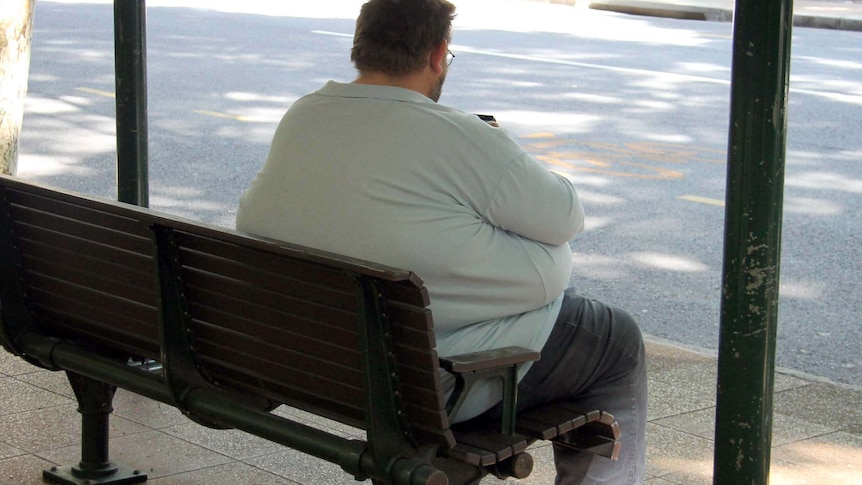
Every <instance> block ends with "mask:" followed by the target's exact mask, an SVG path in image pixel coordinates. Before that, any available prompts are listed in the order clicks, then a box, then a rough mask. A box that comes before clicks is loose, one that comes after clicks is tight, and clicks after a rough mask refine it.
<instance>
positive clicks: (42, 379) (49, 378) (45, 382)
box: [15, 370, 75, 399]
mask: <svg viewBox="0 0 862 485" xmlns="http://www.w3.org/2000/svg"><path fill="white" fill-rule="evenodd" d="M15 378H16V379H17V380H19V381H21V382H26V383H27V384H30V385H32V386H35V387H38V388H40V389H44V390H46V391H49V392H53V393H54V394H59V395H61V396H63V397H66V398H68V399H75V393H74V392H72V386H70V385H69V379H67V378H66V373H65V372H52V371H48V370H43V371H38V372H30V373H28V374H21V375H18V376H15Z"/></svg>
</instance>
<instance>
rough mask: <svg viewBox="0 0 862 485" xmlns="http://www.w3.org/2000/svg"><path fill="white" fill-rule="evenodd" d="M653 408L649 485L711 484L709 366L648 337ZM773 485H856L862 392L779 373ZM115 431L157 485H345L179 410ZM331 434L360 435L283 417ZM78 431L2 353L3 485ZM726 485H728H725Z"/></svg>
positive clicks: (120, 451) (24, 481)
mask: <svg viewBox="0 0 862 485" xmlns="http://www.w3.org/2000/svg"><path fill="white" fill-rule="evenodd" d="M647 355H648V358H649V368H648V375H649V382H650V398H649V401H650V408H649V424H648V427H647V448H648V449H647V477H648V480H647V483H648V484H652V485H666V484H695V485H698V484H704V485H706V484H711V483H712V479H711V477H712V449H713V426H714V425H713V421H714V411H715V408H714V405H715V375H716V359H715V357H714V356H712V355H709V354H705V353H702V352H699V351H695V350H691V349H686V348H683V347H680V346H677V345H674V344H670V343H668V342H664V341H660V340H656V339H652V338H648V341H647ZM775 382H776V394H775V415H774V422H775V426H774V431H773V441H772V468H771V483H772V484H778V485H785V484H786V485H797V484H799V485H801V484H819V483H829V484H830V485H859V484H860V483H862V405H860V403H862V390H855V389H850V388H847V387H842V386H838V385H834V384H830V383H828V382H823V381H821V380H818V379H817V378H813V377H809V376H801V375H798V374H795V375H794V374H791V373H789V372H788V371H784V370H779V371H778V373H777V374H776V380H775ZM114 408H115V411H114V417H113V419H112V424H111V433H112V441H111V453H112V458H113V459H115V460H117V461H120V462H123V463H125V464H127V465H130V466H133V467H136V468H137V469H139V470H141V471H143V472H145V473H147V474H148V475H149V481H148V482H147V483H149V484H153V485H203V484H209V483H219V484H224V485H247V484H260V485H271V484H276V485H279V484H281V485H289V484H294V485H295V484H303V485H348V484H352V483H356V482H355V481H354V480H353V479H352V478H351V477H349V476H347V475H346V474H344V473H343V472H341V471H340V469H339V468H338V467H337V466H336V465H332V464H330V463H327V462H323V461H320V460H318V459H315V458H311V457H309V456H306V455H302V454H300V453H297V452H294V451H293V450H290V449H287V448H284V447H281V446H277V445H274V444H272V443H268V442H266V441H264V440H262V439H259V438H256V437H253V436H249V435H246V434H244V433H242V432H239V431H235V430H228V431H214V430H210V429H208V428H204V427H202V426H200V425H197V424H195V423H193V422H191V421H190V420H188V419H187V418H186V417H184V416H183V415H182V414H181V413H180V412H179V411H177V410H176V409H174V408H171V407H169V406H166V405H164V404H159V403H156V402H154V401H150V400H148V399H145V398H142V397H140V396H137V395H134V394H131V393H128V392H124V391H122V390H121V391H119V392H118V394H117V397H116V399H115V402H114ZM276 412H277V413H285V414H290V415H292V416H295V417H296V418H297V419H298V420H300V421H305V422H308V421H315V422H318V423H319V425H322V426H325V427H327V428H329V429H331V430H334V431H335V432H337V433H340V434H343V435H345V436H351V437H361V435H362V434H361V432H360V431H358V430H356V429H352V428H348V427H345V426H343V425H339V424H337V423H332V422H327V421H323V420H320V419H317V418H315V417H313V416H309V415H307V414H304V413H301V412H297V411H294V410H290V409H287V408H284V407H282V408H279V409H278V410H276ZM79 423H80V421H79V417H78V415H77V413H76V404H75V401H74V398H73V395H72V392H71V390H70V388H69V385H68V384H67V383H66V380H65V377H64V374H63V373H60V372H50V371H45V370H41V369H39V368H36V367H34V366H32V365H30V364H27V363H26V362H24V361H23V360H21V359H18V358H17V357H14V356H12V355H11V354H8V353H6V352H5V351H2V350H0V485H36V484H41V483H42V481H41V470H42V469H44V468H47V467H51V466H53V465H63V464H71V463H76V462H77V460H78V459H79V457H80V455H79V453H80V451H79V450H80V448H79V446H80V424H79ZM532 454H533V457H534V458H535V461H536V466H535V469H534V471H533V474H532V475H531V476H530V477H528V478H527V479H525V480H522V481H515V480H511V481H506V482H500V481H499V480H497V479H495V478H486V479H485V480H484V481H483V482H482V485H492V484H494V483H507V484H508V483H511V484H512V485H515V484H517V483H523V484H525V485H550V484H552V483H553V474H554V471H553V464H552V457H551V450H550V446H549V445H548V444H547V443H540V445H539V446H537V447H535V448H534V449H533V450H532ZM728 485H730V484H728Z"/></svg>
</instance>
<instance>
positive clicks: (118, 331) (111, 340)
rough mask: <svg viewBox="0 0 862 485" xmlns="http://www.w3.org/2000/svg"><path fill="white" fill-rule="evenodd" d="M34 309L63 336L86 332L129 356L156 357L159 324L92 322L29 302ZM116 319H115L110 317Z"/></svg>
mask: <svg viewBox="0 0 862 485" xmlns="http://www.w3.org/2000/svg"><path fill="white" fill-rule="evenodd" d="M32 310H33V312H34V313H35V314H36V315H38V317H39V320H40V323H41V324H42V325H43V326H46V327H48V328H50V329H52V330H53V331H56V332H58V333H60V334H61V335H64V336H69V338H73V339H74V340H78V337H77V336H78V335H80V334H83V335H86V336H87V337H88V338H89V339H91V341H93V342H98V343H99V344H101V345H106V346H109V347H116V348H118V349H120V350H124V351H126V352H128V353H129V354H130V355H131V356H138V357H146V358H149V359H159V357H160V354H161V350H160V349H161V345H160V343H159V336H158V328H157V327H156V326H152V327H135V329H134V330H131V329H130V328H129V327H128V326H122V325H108V326H105V325H93V324H92V322H91V321H90V320H82V319H81V317H80V315H81V312H78V314H77V315H73V314H67V313H62V312H58V311H56V310H55V309H54V308H51V307H43V306H42V305H39V304H34V305H33V306H32ZM110 321H113V322H118V321H119V320H118V319H116V318H115V319H113V320H110Z"/></svg>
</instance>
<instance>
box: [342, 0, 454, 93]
mask: <svg viewBox="0 0 862 485" xmlns="http://www.w3.org/2000/svg"><path fill="white" fill-rule="evenodd" d="M454 18H455V6H454V5H452V4H451V3H449V2H448V1H446V0H370V1H369V2H367V3H366V4H365V5H363V6H362V10H361V11H360V13H359V18H358V19H356V33H355V35H354V37H353V49H352V50H351V52H350V60H352V61H353V64H354V65H355V66H356V69H357V70H358V71H359V72H360V73H362V72H368V71H372V72H373V71H378V72H383V73H385V74H388V75H390V76H404V75H408V74H412V73H414V72H416V71H419V70H421V69H422V68H423V66H424V65H425V63H426V62H427V61H428V57H427V56H428V53H429V52H430V51H431V50H432V49H434V48H435V47H437V46H438V45H439V44H440V43H441V42H443V41H444V40H449V38H450V35H451V29H452V20H453V19H454Z"/></svg>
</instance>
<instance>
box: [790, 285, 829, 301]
mask: <svg viewBox="0 0 862 485" xmlns="http://www.w3.org/2000/svg"><path fill="white" fill-rule="evenodd" d="M827 290H828V287H827V286H826V284H825V283H823V282H820V281H801V280H799V281H782V282H781V283H780V284H779V290H778V293H779V295H780V296H781V297H782V298H798V299H803V300H815V299H817V298H821V297H822V296H824V295H825V294H826V291H827Z"/></svg>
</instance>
